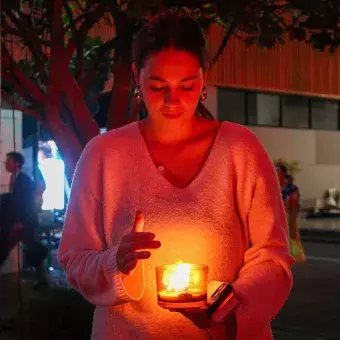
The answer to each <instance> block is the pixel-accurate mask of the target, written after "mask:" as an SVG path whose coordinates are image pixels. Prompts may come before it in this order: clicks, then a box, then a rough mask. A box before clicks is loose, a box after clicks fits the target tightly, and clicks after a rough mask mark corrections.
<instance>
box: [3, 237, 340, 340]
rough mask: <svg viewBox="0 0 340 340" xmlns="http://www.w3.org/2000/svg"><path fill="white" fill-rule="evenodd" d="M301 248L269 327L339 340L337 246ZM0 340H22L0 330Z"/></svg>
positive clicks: (281, 334) (283, 333)
mask: <svg viewBox="0 0 340 340" xmlns="http://www.w3.org/2000/svg"><path fill="white" fill-rule="evenodd" d="M304 246H305V250H306V253H307V256H308V261H307V262H306V263H305V264H302V265H301V264H300V265H296V266H295V267H294V268H293V272H294V278H295V282H294V288H293V291H292V293H291V296H290V298H289V300H288V302H287V304H286V306H285V307H284V308H283V310H282V312H281V313H280V314H279V316H278V317H277V318H276V319H275V320H274V321H273V324H272V325H273V330H274V335H275V339H277V340H336V339H338V340H340V244H324V243H309V242H305V243H304ZM51 275H52V277H53V282H54V283H55V284H56V285H59V286H62V285H64V284H65V282H66V281H65V276H64V274H63V273H62V272H61V271H59V270H55V271H54V272H52V273H51ZM26 279H27V280H29V279H30V275H29V274H27V275H26ZM0 309H1V308H0ZM0 339H1V340H25V339H23V338H18V337H13V335H11V332H6V333H4V332H2V333H1V331H0ZM60 340H63V339H60ZM79 340H87V339H86V337H84V338H81V339H80V338H79ZM249 340H251V339H249Z"/></svg>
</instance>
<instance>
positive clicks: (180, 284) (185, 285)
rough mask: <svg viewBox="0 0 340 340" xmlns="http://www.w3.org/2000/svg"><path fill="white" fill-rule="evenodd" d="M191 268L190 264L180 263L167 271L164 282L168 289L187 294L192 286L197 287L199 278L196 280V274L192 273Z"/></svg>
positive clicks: (164, 274)
mask: <svg viewBox="0 0 340 340" xmlns="http://www.w3.org/2000/svg"><path fill="white" fill-rule="evenodd" d="M191 268H192V265H191V264H189V263H178V264H176V265H175V266H174V268H173V269H167V270H165V271H164V273H163V278H162V281H163V283H164V285H165V287H166V289H167V290H168V291H174V292H178V293H183V292H187V291H188V290H189V289H190V287H191V286H195V285H196V284H197V277H196V280H195V275H194V274H195V272H194V271H193V272H191ZM196 276H197V275H196ZM191 288H193V287H191Z"/></svg>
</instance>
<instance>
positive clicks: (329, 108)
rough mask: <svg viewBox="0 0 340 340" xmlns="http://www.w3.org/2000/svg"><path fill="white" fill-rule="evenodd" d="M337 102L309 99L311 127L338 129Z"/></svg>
mask: <svg viewBox="0 0 340 340" xmlns="http://www.w3.org/2000/svg"><path fill="white" fill-rule="evenodd" d="M338 109H339V103H338V102H334V101H330V100H320V99H311V110H312V128H313V129H326V130H337V129H338V124H339V122H338Z"/></svg>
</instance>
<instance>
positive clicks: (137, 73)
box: [132, 62, 139, 85]
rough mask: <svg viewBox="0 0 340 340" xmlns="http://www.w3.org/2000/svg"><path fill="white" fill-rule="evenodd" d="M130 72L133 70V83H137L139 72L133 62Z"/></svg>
mask: <svg viewBox="0 0 340 340" xmlns="http://www.w3.org/2000/svg"><path fill="white" fill-rule="evenodd" d="M132 72H133V78H134V79H135V83H136V84H137V85H139V72H138V69H137V65H136V63H135V62H133V63H132Z"/></svg>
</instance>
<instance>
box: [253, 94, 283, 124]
mask: <svg viewBox="0 0 340 340" xmlns="http://www.w3.org/2000/svg"><path fill="white" fill-rule="evenodd" d="M247 97H248V123H249V124H250V125H268V126H279V125H280V97H279V96H278V95H272V94H263V93H249V94H248V96H247Z"/></svg>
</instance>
